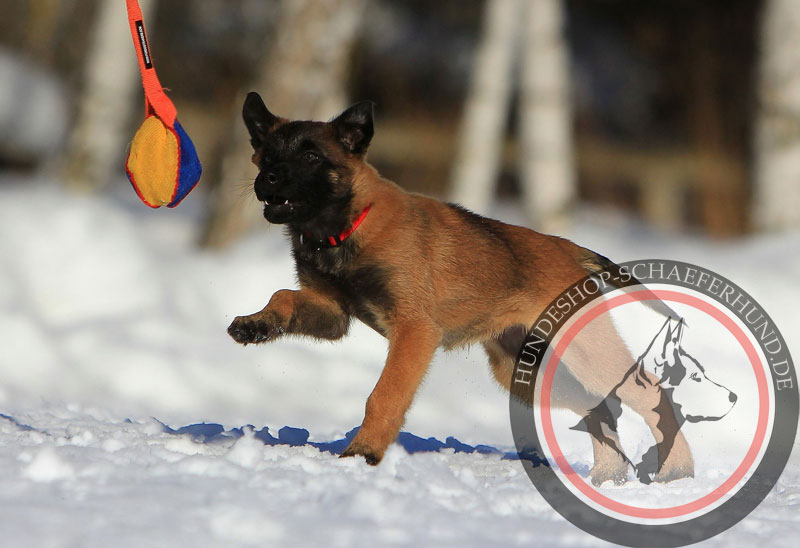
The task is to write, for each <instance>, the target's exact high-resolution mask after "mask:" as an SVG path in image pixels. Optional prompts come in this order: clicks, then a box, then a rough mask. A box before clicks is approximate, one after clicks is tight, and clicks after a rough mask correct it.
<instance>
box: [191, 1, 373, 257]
mask: <svg viewBox="0 0 800 548" xmlns="http://www.w3.org/2000/svg"><path fill="white" fill-rule="evenodd" d="M364 7H365V6H364V0H323V1H312V0H283V3H282V5H281V15H280V21H279V23H278V25H277V29H278V31H277V35H276V36H275V40H274V43H273V44H272V46H271V48H270V50H269V51H268V52H267V54H265V55H264V56H263V59H264V63H263V65H262V66H260V67H258V69H257V77H256V80H255V82H253V83H252V86H248V87H247V89H244V90H242V93H241V94H240V95H241V100H242V101H244V96H245V94H246V92H247V91H250V90H251V89H252V90H256V91H258V92H259V93H260V94H261V95H262V97H263V98H264V102H265V103H266V104H267V107H268V108H269V109H270V111H271V112H273V113H275V114H276V115H278V116H283V117H286V118H300V119H306V120H308V119H315V120H320V119H322V120H327V119H328V118H330V117H331V116H332V115H334V114H336V113H337V112H339V111H341V110H343V109H344V108H345V107H346V106H347V105H346V102H347V90H346V83H347V77H348V75H349V68H350V63H349V60H350V54H351V51H352V48H353V45H354V43H355V40H356V38H357V35H358V30H359V28H360V26H361V20H362V17H363V11H364ZM241 105H242V103H241V102H239V103H237V104H236V105H235V107H234V113H233V115H232V120H231V126H230V127H231V133H230V135H226V136H224V138H225V142H226V144H228V146H227V147H226V150H225V152H224V154H223V158H222V161H221V166H220V169H219V173H220V177H219V182H218V183H217V186H216V188H215V189H214V190H213V191H212V196H211V200H210V212H209V216H208V219H207V222H206V225H205V227H204V230H203V234H202V236H201V245H203V246H208V247H215V248H221V247H224V246H226V245H227V244H229V243H230V242H232V241H233V240H234V239H236V238H237V237H238V236H240V235H241V234H242V233H243V232H245V231H246V230H247V229H248V228H249V227H250V226H251V225H253V224H254V222H256V221H258V219H259V218H260V211H261V207H260V204H259V203H258V202H257V201H256V199H255V195H254V194H253V190H252V181H253V179H254V178H255V175H256V173H257V170H256V168H255V166H253V165H252V163H251V161H250V159H251V156H252V154H253V151H252V149H251V148H250V139H249V137H248V136H247V133H246V130H245V127H244V124H243V122H242V116H241Z"/></svg>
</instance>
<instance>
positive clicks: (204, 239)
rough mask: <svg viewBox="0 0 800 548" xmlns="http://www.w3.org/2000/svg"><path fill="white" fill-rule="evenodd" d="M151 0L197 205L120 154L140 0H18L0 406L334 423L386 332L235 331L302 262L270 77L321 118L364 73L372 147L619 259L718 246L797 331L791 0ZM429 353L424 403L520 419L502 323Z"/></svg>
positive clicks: (354, 97) (171, 418) (795, 50)
mask: <svg viewBox="0 0 800 548" xmlns="http://www.w3.org/2000/svg"><path fill="white" fill-rule="evenodd" d="M140 1H141V6H142V9H143V11H144V16H145V22H146V24H147V28H148V34H149V39H150V48H151V52H152V55H153V58H154V61H155V66H156V68H157V69H158V74H159V78H160V81H161V83H162V84H163V85H164V86H166V87H167V88H168V91H167V92H168V94H169V96H170V97H171V98H172V100H173V101H174V103H175V106H176V107H177V109H178V116H179V119H180V121H181V124H182V125H183V127H184V128H185V129H186V131H187V132H188V134H189V135H190V136H191V138H192V139H193V141H194V143H195V144H196V146H197V149H198V152H199V155H200V159H201V160H202V162H203V164H204V174H203V177H202V178H201V180H200V183H199V185H198V186H197V188H196V189H195V190H194V191H193V192H192V193H191V194H189V196H188V197H187V198H186V200H184V201H183V202H182V203H181V205H180V207H178V208H176V209H167V208H161V209H157V210H153V209H149V208H147V207H146V206H145V205H143V204H142V203H141V202H139V200H138V198H137V197H136V195H135V193H134V192H133V190H132V189H131V187H130V184H129V183H128V181H127V180H126V177H125V173H124V160H125V155H126V147H127V146H128V143H129V142H130V140H131V139H132V137H133V135H134V132H135V131H136V128H137V127H138V125H139V124H140V123H141V121H142V119H143V114H144V101H143V93H142V87H141V81H140V78H139V73H138V67H137V64H136V57H135V51H134V47H133V43H132V41H131V36H130V31H129V26H128V21H127V16H126V12H125V2H123V0H0V14H2V17H0V341H1V342H2V344H0V414H3V413H5V414H10V413H12V412H13V411H14V409H17V410H26V409H38V408H39V406H40V405H42V402H50V403H52V404H53V405H55V406H56V407H58V406H59V405H63V404H66V405H69V406H78V407H79V408H80V409H84V408H87V407H93V408H99V409H105V410H109V412H112V413H113V414H114V415H115V416H121V417H135V416H144V417H148V416H155V417H157V418H159V419H160V420H163V421H165V422H169V423H170V424H172V425H173V426H180V425H182V424H188V423H190V422H196V421H199V420H210V421H214V422H223V423H225V424H226V425H227V426H241V425H242V424H248V423H249V424H254V425H270V426H273V427H278V428H279V427H281V426H283V425H286V424H288V425H293V426H303V427H306V428H308V429H309V430H311V432H312V435H318V436H321V438H320V439H327V440H330V439H336V437H335V436H341V435H342V434H343V433H344V432H345V431H347V430H349V429H350V428H352V427H354V426H356V425H358V424H359V423H360V421H361V419H362V417H363V405H364V401H366V398H367V396H368V394H369V393H370V390H371V389H372V386H373V385H374V383H375V381H376V379H377V378H378V375H379V374H380V370H381V367H382V365H383V360H384V359H385V355H386V343H385V341H384V340H383V339H382V338H381V337H380V336H378V335H377V334H375V333H374V332H371V331H370V330H369V329H368V328H366V327H364V326H361V325H358V324H354V325H353V328H352V330H351V335H350V336H349V337H348V338H346V339H345V340H343V341H342V342H340V343H337V344H336V345H321V344H316V343H313V342H310V341H307V340H299V339H288V340H285V341H280V342H276V343H274V344H272V345H269V346H268V347H255V348H254V347H253V346H248V347H247V348H242V347H240V346H237V345H235V344H234V343H233V342H232V341H231V340H230V338H229V337H228V336H227V334H226V332H225V329H226V327H227V326H228V324H229V323H230V321H231V320H232V319H233V317H234V316H236V315H241V314H248V313H252V312H255V311H257V310H259V309H260V308H261V307H263V306H264V305H265V304H266V303H267V301H268V300H269V297H270V295H271V294H272V293H273V292H274V291H275V290H277V289H279V288H282V287H293V286H294V272H293V270H294V268H293V264H292V261H291V257H290V253H288V244H287V242H286V241H285V238H284V237H283V234H282V231H281V230H280V228H278V227H271V228H270V226H269V225H268V223H266V222H265V221H264V219H263V218H262V217H261V212H260V207H259V204H258V202H257V201H256V200H255V196H254V194H253V191H252V182H253V179H254V177H255V175H256V169H255V167H254V166H253V165H252V164H251V163H250V157H251V150H250V145H249V139H248V136H247V133H246V130H245V128H244V124H243V122H242V120H241V105H242V102H243V100H244V97H245V95H246V93H247V92H248V91H250V90H258V91H259V92H260V93H261V95H262V96H263V97H264V99H265V101H266V103H267V105H268V106H269V108H270V110H271V111H272V112H274V113H276V114H279V115H282V116H285V117H289V118H300V119H318V120H319V119H321V120H327V119H329V118H331V117H332V116H334V115H335V114H337V113H338V112H340V111H341V110H343V109H344V108H345V107H346V106H348V104H350V103H351V102H355V101H358V100H365V99H370V100H372V101H374V102H375V104H376V134H375V137H374V139H373V141H372V145H371V148H370V151H369V160H370V162H372V163H373V164H374V165H375V166H376V167H377V168H378V169H379V170H380V172H381V173H382V174H383V175H385V176H386V177H388V178H390V179H392V180H394V181H396V182H397V183H398V184H400V185H401V186H403V187H405V188H406V189H408V190H412V191H421V192H425V193H429V194H433V195H435V196H438V197H440V198H444V199H448V200H453V201H457V202H460V203H462V204H464V205H466V206H468V207H469V208H471V209H474V210H476V211H478V212H482V213H488V214H490V215H492V216H495V217H498V218H501V219H503V220H506V221H509V222H513V223H518V224H524V225H527V226H530V227H533V228H537V229H540V230H543V231H548V232H555V233H557V234H559V235H564V236H566V237H569V238H571V239H573V240H575V241H576V242H578V243H580V244H581V245H584V246H587V247H589V248H591V249H594V250H597V251H598V252H601V253H602V254H603V255H606V256H608V257H610V258H612V259H613V260H615V261H625V260H631V259H642V258H650V257H665V258H671V259H676V260H683V261H688V262H693V263H698V264H702V265H703V266H705V267H708V268H711V269H714V270H715V271H717V272H720V273H721V274H722V275H723V276H727V277H729V278H730V279H732V280H733V281H734V282H736V283H738V284H740V285H741V286H743V287H744V288H745V289H746V290H747V291H751V292H752V295H753V297H754V298H755V299H757V300H758V301H759V302H761V303H762V304H763V306H764V307H765V308H767V309H768V310H769V312H770V314H771V315H772V317H773V318H774V320H775V321H776V322H777V324H778V325H779V326H781V328H782V329H783V331H784V333H785V334H786V336H787V339H788V341H789V344H794V345H795V346H796V344H795V343H797V342H798V341H800V338H798V337H800V336H799V335H797V333H800V325H799V324H798V316H797V313H796V302H797V298H796V295H797V290H796V283H797V279H798V276H800V256H799V255H798V254H797V249H798V243H799V242H800V226H799V225H800V46H798V43H797V37H798V36H800V2H798V1H797V0H705V1H703V2H697V1H695V0H669V1H666V0H665V1H660V0H650V1H648V2H642V1H640V0H594V1H591V2H589V1H582V0H438V1H435V2H432V1H427V0H140ZM694 336H695V337H698V338H702V334H701V333H696V334H695V335H694ZM434 361H435V363H434V367H432V368H431V372H430V374H429V376H428V377H427V379H426V383H425V385H424V386H423V387H422V389H421V392H420V394H419V395H418V398H417V403H415V405H414V408H413V409H412V411H411V413H410V414H409V416H408V421H407V424H406V428H407V429H408V430H409V431H412V432H414V433H415V434H417V435H423V436H436V437H439V438H440V439H444V437H446V436H447V435H454V436H456V437H458V438H459V439H461V440H462V441H464V442H467V443H488V444H496V445H497V446H511V445H512V440H511V435H510V430H509V425H508V402H507V395H506V394H505V393H503V392H502V390H501V389H500V388H499V387H497V386H496V385H495V384H494V383H493V382H492V381H491V379H490V375H489V373H488V370H487V367H486V358H485V356H484V355H483V352H482V351H481V349H480V348H478V349H473V350H463V351H458V352H450V353H440V354H437V357H436V358H435V360H434ZM465 362H466V363H465ZM469 362H473V364H474V365H473V364H470V363H469ZM465 401H469V402H470V405H469V406H465V405H464V402H465ZM453 410H458V412H457V413H454V412H453Z"/></svg>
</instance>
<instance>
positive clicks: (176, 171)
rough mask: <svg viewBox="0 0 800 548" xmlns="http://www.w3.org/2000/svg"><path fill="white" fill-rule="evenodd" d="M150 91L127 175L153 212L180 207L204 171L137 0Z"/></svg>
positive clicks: (132, 2) (136, 27)
mask: <svg viewBox="0 0 800 548" xmlns="http://www.w3.org/2000/svg"><path fill="white" fill-rule="evenodd" d="M125 1H126V5H127V8H128V22H129V23H130V27H131V36H132V37H133V43H134V49H136V57H137V58H138V60H139V71H140V72H141V74H142V85H143V87H144V106H145V119H144V122H142V125H141V126H139V129H138V130H137V131H136V134H135V135H134V136H133V141H131V145H130V150H129V151H128V158H127V160H126V161H125V171H126V172H127V174H128V179H129V180H130V182H131V185H133V189H134V190H135V191H136V194H138V195H139V198H141V200H142V201H143V202H144V203H145V204H147V205H148V206H150V207H153V208H157V207H161V206H164V205H165V206H167V207H175V206H176V205H178V204H179V203H181V200H183V199H184V198H185V197H186V195H187V194H189V192H190V191H191V190H192V189H193V188H194V187H195V185H196V184H197V181H198V180H199V179H200V174H201V173H202V171H203V168H202V166H201V165H200V160H199V159H198V158H197V152H196V151H195V148H194V144H192V140H191V139H189V136H188V135H187V134H186V132H185V131H184V130H183V127H181V125H180V123H178V118H177V115H178V113H177V110H176V109H175V105H173V104H172V101H171V100H170V99H169V97H167V94H166V93H164V89H163V88H162V87H161V83H160V82H159V81H158V76H157V75H156V70H155V68H153V59H152V57H151V55H150V49H149V46H148V41H147V35H146V34H145V30H144V20H143V18H142V10H141V8H140V7H139V2H138V1H137V0H125Z"/></svg>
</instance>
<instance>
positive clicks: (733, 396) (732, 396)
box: [728, 392, 738, 403]
mask: <svg viewBox="0 0 800 548" xmlns="http://www.w3.org/2000/svg"><path fill="white" fill-rule="evenodd" d="M737 399H738V398H737V397H736V394H734V393H733V392H731V393H730V394H728V400H730V402H731V403H736V400H737Z"/></svg>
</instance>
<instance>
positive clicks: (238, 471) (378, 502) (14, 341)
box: [0, 177, 800, 547]
mask: <svg viewBox="0 0 800 548" xmlns="http://www.w3.org/2000/svg"><path fill="white" fill-rule="evenodd" d="M125 185H126V183H125V182H123V181H119V182H118V184H117V186H118V187H119V191H118V192H115V193H113V195H111V196H104V197H98V196H80V195H73V194H67V193H65V192H64V191H63V190H62V189H61V188H60V187H59V186H57V185H56V184H54V183H52V182H49V181H44V180H36V179H11V178H9V177H5V178H2V179H0V334H2V335H0V337H2V339H1V340H2V346H0V349H1V350H0V486H2V489H0V538H3V546H43V547H49V546H53V547H61V546H87V547H93V546H97V547H101V546H103V547H105V546H119V547H127V546H131V547H134V546H135V547H139V546H154V547H159V546H164V547H174V546H255V545H260V546H315V545H331V546H367V545H370V546H384V545H412V544H413V545H422V546H426V545H427V546H439V545H456V544H457V545H461V546H485V545H511V546H516V545H530V544H533V543H537V544H539V545H543V546H601V545H607V543H605V542H603V541H600V540H598V539H595V538H593V537H591V536H589V535H587V534H585V533H583V532H582V531H580V530H579V529H577V528H575V527H574V526H572V525H571V524H569V523H568V522H566V521H565V520H564V519H563V518H561V517H560V516H559V515H558V514H557V513H556V512H555V511H554V510H552V509H551V508H550V506H549V505H548V504H547V503H546V502H545V501H544V499H543V498H542V497H541V496H540V495H539V494H538V493H537V492H536V490H535V489H534V487H533V486H532V485H531V483H530V481H529V479H528V477H527V476H526V474H525V472H524V470H523V469H522V466H521V465H520V463H519V461H518V460H513V459H508V458H506V456H507V455H506V453H508V452H511V451H512V449H513V440H512V437H511V430H510V425H509V418H508V401H507V398H506V395H505V394H504V393H503V391H502V390H501V389H500V388H498V387H497V386H496V385H495V384H494V383H493V382H492V381H491V379H490V375H489V373H488V368H487V366H486V364H485V358H484V356H483V354H482V351H481V350H480V349H478V348H474V349H470V350H464V351H458V352H451V353H441V354H438V355H437V357H436V359H435V361H434V364H433V366H432V368H431V371H430V373H429V375H428V377H427V378H426V381H425V384H424V385H423V387H422V389H421V390H420V392H419V393H418V395H417V398H416V401H415V405H414V407H413V408H412V410H411V412H410V414H409V417H408V420H407V423H406V425H405V427H404V431H406V432H409V433H411V434H413V435H411V434H406V435H404V437H403V438H401V440H400V442H401V444H402V445H401V444H395V445H393V446H392V447H391V448H390V449H389V451H388V452H387V455H386V457H385V459H384V461H383V462H382V463H381V465H380V466H378V467H370V466H366V465H365V463H364V462H363V460H361V459H342V460H340V459H337V458H335V457H336V455H335V454H334V453H335V451H336V447H341V446H343V444H344V443H346V441H344V440H345V439H346V438H345V436H346V435H347V434H348V432H350V431H351V429H352V428H353V427H355V426H358V424H359V423H360V421H361V418H362V416H363V409H364V403H365V401H366V398H367V396H368V394H369V392H370V390H371V389H372V386H373V385H374V383H375V381H376V380H377V378H378V375H379V374H380V370H381V367H382V364H383V360H384V358H385V352H386V343H385V341H383V340H382V339H381V338H380V337H379V336H377V335H376V334H374V333H373V332H372V331H370V330H369V329H368V328H366V327H363V326H360V325H355V324H354V326H353V329H352V332H351V334H350V336H349V337H348V338H347V339H345V340H343V341H340V342H338V343H335V344H333V343H325V344H322V343H316V342H312V341H309V340H302V339H286V340H282V341H279V342H275V343H272V344H270V345H267V346H260V347H259V346H248V347H240V346H238V345H235V344H234V343H233V342H232V341H231V340H230V339H229V337H228V336H227V334H226V333H225V329H226V327H227V325H228V324H229V323H230V321H231V319H232V318H233V317H234V316H235V315H239V314H244V313H251V312H254V311H256V310H258V309H260V308H261V307H262V306H263V305H264V304H266V302H267V300H268V299H269V296H270V295H271V294H272V292H273V291H275V290H277V289H279V288H282V287H293V285H294V278H293V271H292V264H291V261H290V258H289V254H288V248H287V245H286V243H285V242H284V240H283V237H282V235H281V232H280V230H278V229H275V228H269V227H268V226H266V223H265V225H264V226H263V227H262V228H260V229H258V230H256V231H255V233H254V234H252V235H251V236H249V237H248V238H246V239H245V240H244V241H242V242H241V243H239V244H237V245H236V246H234V247H233V248H232V249H230V250H229V251H225V252H201V251H198V250H197V249H196V247H195V246H194V238H195V227H196V222H197V219H198V217H199V215H198V210H199V208H200V205H201V204H200V202H201V198H200V197H199V196H195V195H192V196H190V197H189V198H188V199H187V200H186V201H185V202H184V204H182V205H181V206H180V207H179V208H177V209H175V210H166V209H162V210H155V211H152V210H149V209H147V208H145V207H144V206H142V205H141V204H139V203H137V202H136V198H135V196H133V193H132V192H131V191H130V189H129V188H126V187H125ZM496 215H499V216H502V217H503V218H505V219H508V220H511V221H514V222H521V219H520V218H519V217H518V215H519V214H518V212H517V211H516V209H515V208H513V207H510V206H508V207H505V208H500V209H498V211H496ZM567 235H568V236H569V237H570V238H572V239H574V240H576V241H578V242H580V243H581V244H583V245H586V246H588V247H591V248H593V249H597V250H598V251H601V252H603V254H605V255H607V256H609V257H612V258H613V259H615V260H617V261H624V260H629V259H634V258H636V259H638V258H649V257H653V256H659V257H669V258H674V259H678V260H685V261H689V262H696V263H699V264H702V265H704V266H707V267H708V268H711V269H713V270H716V271H718V272H720V273H721V274H723V275H725V276H727V277H729V278H731V279H733V280H734V281H735V282H737V283H739V284H740V285H742V286H743V287H744V288H745V289H746V290H748V291H749V292H750V293H752V294H753V296H754V297H755V298H756V299H757V300H758V301H759V302H760V303H761V304H762V305H763V306H764V307H765V308H766V309H767V311H768V312H769V313H770V315H771V316H772V318H773V320H774V321H775V322H776V324H777V325H778V326H779V327H780V329H781V330H782V332H783V334H784V336H785V337H786V339H787V342H788V344H789V346H790V348H798V347H800V345H798V343H800V334H798V327H799V326H800V320H798V319H797V317H796V314H795V313H794V310H793V307H794V305H795V303H796V301H797V290H796V289H795V282H796V280H797V279H798V275H800V256H798V255H797V253H796V249H797V246H798V241H799V240H800V233H797V232H794V233H791V232H789V233H783V234H776V235H770V236H760V237H752V238H748V239H745V240H736V241H727V242H718V241H710V240H707V239H704V238H702V237H699V236H693V235H681V236H678V235H674V234H673V235H670V234H663V233H656V232H652V231H649V230H648V229H647V228H646V227H645V226H643V225H641V224H639V223H638V222H637V221H635V220H631V219H627V218H624V217H620V216H619V215H615V214H610V213H607V212H603V211H595V210H586V211H582V212H581V215H580V216H579V220H578V221H577V223H576V225H575V226H574V227H573V228H572V229H571V232H570V233H569V234H567ZM287 425H288V426H290V427H293V428H284V427H285V426H287ZM302 429H305V430H302ZM350 435H352V434H350ZM306 437H307V438H308V441H307V442H306ZM430 437H434V438H436V440H439V442H436V441H432V440H427V438H430ZM450 437H454V438H456V439H457V441H456V440H450V439H448V438H450ZM330 442H333V443H330ZM459 442H460V443H459ZM337 444H338V445H337ZM461 444H468V446H470V447H466V446H464V445H461ZM478 445H485V446H489V447H486V448H482V449H483V450H486V451H487V452H483V451H473V452H471V453H467V452H464V451H463V449H470V448H472V447H475V446H478ZM442 446H445V447H444V448H443V449H441V450H438V451H437V450H436V449H438V448H440V447H442ZM320 448H322V450H321V449H320ZM456 448H458V449H461V450H459V451H457V450H456ZM339 450H340V449H339ZM409 450H410V451H411V453H410V452H409ZM330 451H334V453H331V452H330ZM797 453H798V451H797V447H795V454H794V455H793V457H792V460H791V461H790V465H789V467H788V468H787V470H786V471H785V472H784V475H783V476H782V478H781V479H780V480H779V482H778V485H777V486H776V487H775V488H774V489H773V492H772V493H771V494H770V495H769V497H768V498H767V499H766V500H765V501H764V502H763V503H762V505H761V506H760V507H759V508H758V509H757V510H756V511H755V512H753V514H751V515H750V516H749V517H748V518H746V519H745V520H744V521H742V522H741V523H739V524H738V525H736V526H734V527H733V528H732V529H731V530H729V531H727V532H725V533H723V534H722V535H720V536H718V537H715V538H713V539H711V540H710V541H707V542H705V543H704V544H705V545H709V546H731V545H733V546H745V545H751V544H753V543H755V542H759V543H763V542H765V540H768V541H769V542H770V544H771V545H774V546H794V545H796V544H797V541H798V537H800V533H798V530H800V529H799V528H798V526H800V512H798V510H800V457H798V455H797ZM711 479H713V478H711ZM681 481H683V482H685V483H686V488H685V490H686V492H691V490H692V489H695V488H696V487H697V485H698V484H692V481H693V480H681ZM626 487H627V486H625V487H623V488H622V489H625V488H626ZM629 489H640V487H639V486H637V485H631V486H630V488H629ZM651 496H652V495H651Z"/></svg>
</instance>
